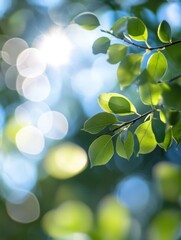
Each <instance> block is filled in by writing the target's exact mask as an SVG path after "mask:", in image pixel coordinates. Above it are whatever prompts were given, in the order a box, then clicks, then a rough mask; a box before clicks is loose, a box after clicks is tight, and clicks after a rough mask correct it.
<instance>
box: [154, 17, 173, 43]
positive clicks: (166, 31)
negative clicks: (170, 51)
mask: <svg viewBox="0 0 181 240" xmlns="http://www.w3.org/2000/svg"><path fill="white" fill-rule="evenodd" d="M157 35H158V38H159V39H160V41H161V42H164V43H171V42H172V31H171V28H170V25H169V24H168V22H167V21H165V20H163V21H162V22H161V23H160V24H159V26H158V31H157Z"/></svg>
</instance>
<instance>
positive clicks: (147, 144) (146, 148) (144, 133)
mask: <svg viewBox="0 0 181 240" xmlns="http://www.w3.org/2000/svg"><path fill="white" fill-rule="evenodd" d="M135 134H136V136H137V138H138V141H139V152H138V153H142V154H145V153H149V152H152V151H153V150H154V149H155V147H156V145H157V142H156V139H155V135H154V133H153V130H152V124H151V120H149V121H146V122H144V123H141V124H140V125H139V126H138V127H137V129H136V131H135Z"/></svg>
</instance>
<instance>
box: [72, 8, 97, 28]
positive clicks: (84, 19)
mask: <svg viewBox="0 0 181 240" xmlns="http://www.w3.org/2000/svg"><path fill="white" fill-rule="evenodd" d="M74 22H75V23H77V24H78V25H80V26H81V27H82V28H85V29H87V30H94V29H95V28H97V27H98V26H99V25H100V23H99V20H98V18H97V17H96V15H95V14H93V13H91V12H83V13H80V14H79V15H77V16H76V17H75V19H74Z"/></svg>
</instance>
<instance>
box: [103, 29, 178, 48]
mask: <svg viewBox="0 0 181 240" xmlns="http://www.w3.org/2000/svg"><path fill="white" fill-rule="evenodd" d="M101 32H104V33H108V34H110V35H112V36H114V37H116V38H118V39H121V40H122V41H124V42H126V43H128V44H130V45H132V46H135V47H137V48H142V49H145V50H149V51H153V50H159V49H164V48H167V47H170V46H173V45H175V44H178V43H181V40H177V41H174V42H170V43H168V44H165V45H160V46H156V47H150V46H149V45H148V44H146V45H147V46H142V45H139V44H137V43H134V42H132V41H130V40H129V39H127V38H125V37H124V36H123V37H120V36H117V35H116V34H114V33H113V32H111V31H109V30H104V29H101Z"/></svg>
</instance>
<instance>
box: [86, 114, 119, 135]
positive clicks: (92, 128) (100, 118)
mask: <svg viewBox="0 0 181 240" xmlns="http://www.w3.org/2000/svg"><path fill="white" fill-rule="evenodd" d="M116 122H118V119H117V118H116V117H115V116H114V115H113V114H112V113H107V112H101V113H98V114H96V115H94V116H93V117H91V118H89V119H88V120H87V121H85V123H84V128H83V130H84V131H86V132H89V133H92V134H96V133H99V132H100V131H101V130H103V129H104V128H105V127H106V126H108V125H110V124H112V123H116Z"/></svg>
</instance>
